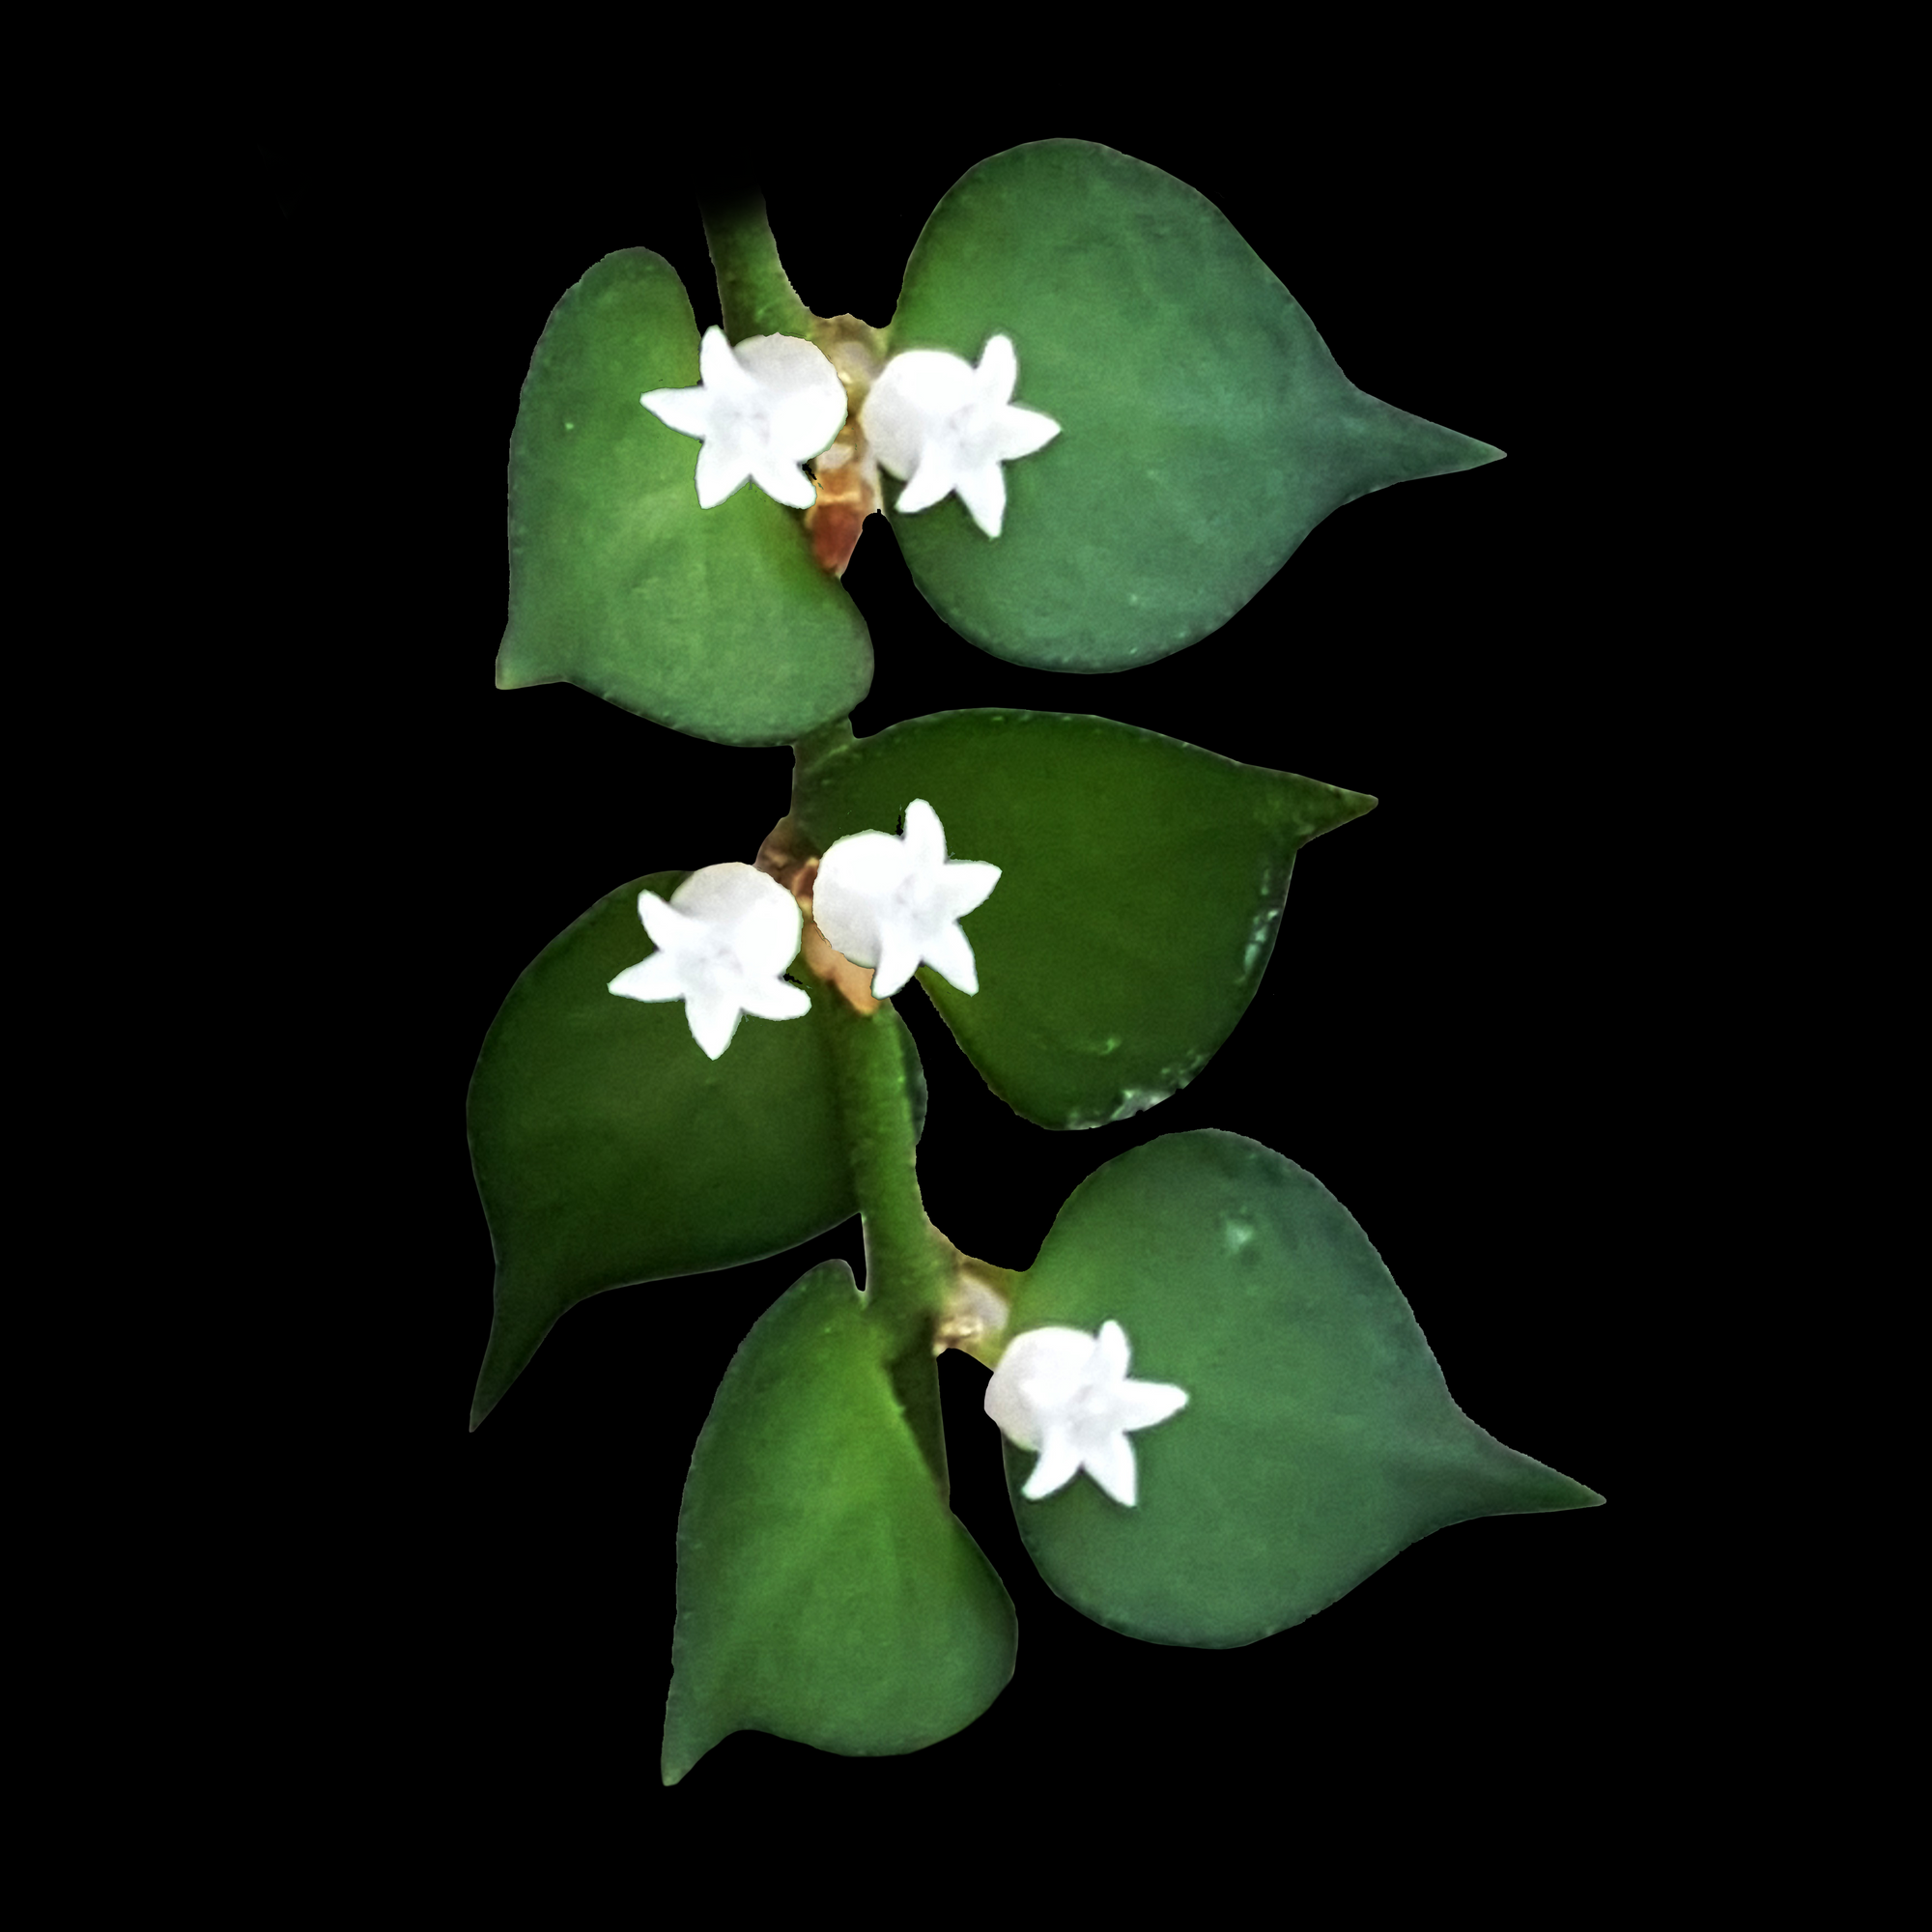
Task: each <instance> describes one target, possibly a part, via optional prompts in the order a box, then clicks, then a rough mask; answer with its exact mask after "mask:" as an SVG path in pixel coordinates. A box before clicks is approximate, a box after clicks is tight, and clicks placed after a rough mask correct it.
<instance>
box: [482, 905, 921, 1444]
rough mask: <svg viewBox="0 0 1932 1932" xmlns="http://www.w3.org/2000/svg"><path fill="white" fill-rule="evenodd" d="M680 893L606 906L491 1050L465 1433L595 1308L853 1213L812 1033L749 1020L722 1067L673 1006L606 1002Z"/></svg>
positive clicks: (527, 974)
mask: <svg viewBox="0 0 1932 1932" xmlns="http://www.w3.org/2000/svg"><path fill="white" fill-rule="evenodd" d="M688 876H689V874H688V873H685V872H653V873H650V874H648V875H646V876H645V877H643V878H639V879H633V880H632V881H631V882H630V884H628V885H626V886H621V887H619V888H618V889H617V891H615V892H614V893H611V894H609V895H607V896H605V897H604V898H601V899H599V900H598V901H597V903H596V904H595V905H594V906H592V907H591V908H590V910H589V911H588V912H586V913H585V914H584V915H583V916H582V918H581V919H579V920H577V921H576V922H575V923H572V924H571V925H570V926H569V927H568V928H567V929H566V930H565V931H563V932H561V933H559V934H558V936H557V937H556V938H555V939H554V940H553V941H552V942H551V943H550V945H548V946H547V947H545V948H544V950H543V952H541V953H539V954H538V955H537V957H536V958H535V959H534V960H532V961H531V963H530V964H529V966H528V967H527V968H526V970H525V971H524V973H523V974H522V975H521V976H520V977H519V978H518V980H517V982H516V984H515V985H514V986H513V987H511V989H510V992H509V996H508V997H507V998H506V999H505V1000H504V1002H503V1005H502V1007H501V1009H499V1010H498V1012H497V1017H496V1019H495V1020H494V1021H493V1022H492V1023H491V1027H490V1031H489V1033H488V1035H487V1036H486V1037H485V1038H484V1042H483V1050H482V1052H481V1054H480V1055H479V1056H478V1058H477V1062H476V1071H475V1073H474V1075H473V1076H472V1077H471V1080H470V1086H469V1151H470V1161H471V1165H472V1167H473V1169H474V1172H475V1176H476V1187H477V1192H478V1193H479V1194H480V1195H481V1197H482V1201H483V1209H484V1213H485V1215H486V1217H487V1219H488V1221H489V1224H490V1238H491V1241H492V1243H493V1245H494V1247H495V1249H496V1256H497V1281H496V1314H495V1318H494V1320H493V1321H492V1322H491V1327H490V1340H489V1344H488V1347H487V1349H486V1350H485V1353H484V1359H483V1368H482V1373H481V1376H480V1377H479V1378H478V1381H477V1385H476V1396H475V1402H474V1406H473V1407H472V1409H471V1412H470V1427H471V1428H472V1429H473V1428H474V1427H475V1426H476V1424H477V1423H479V1422H480V1421H481V1420H482V1419H483V1417H484V1416H485V1415H486V1414H488V1413H489V1411H490V1409H491V1408H492V1407H493V1406H495V1405H496V1404H497V1402H498V1401H499V1400H500V1399H501V1398H502V1395H503V1393H504V1391H505V1390H506V1389H507V1388H508V1387H509V1386H510V1384H511V1382H513V1381H514V1380H515V1379H516V1378H517V1377H518V1376H519V1375H520V1374H522V1372H523V1370H524V1368H525V1366H526V1364H527V1363H528V1362H529V1359H530V1357H531V1356H532V1355H533V1354H534V1353H535V1352H536V1350H537V1345H538V1344H539V1343H540V1342H541V1341H542V1340H543V1338H544V1336H545V1335H546V1334H547V1333H548V1332H549V1330H550V1328H551V1326H552V1324H553V1323H554V1321H556V1319H557V1317H558V1316H560V1315H561V1314H563V1312H564V1311H565V1310H566V1309H568V1308H570V1307H571V1306H572V1305H574V1304H575V1303H576V1302H579V1301H581V1300H582V1299H583V1298H584V1296H586V1295H590V1294H595V1293H598V1292H599V1291H600V1290H603V1289H608V1288H615V1287H618V1286H620V1285H622V1284H625V1283H631V1282H646V1281H658V1280H662V1279H664V1278H665V1277H667V1276H670V1275H682V1274H695V1273H698V1272H700V1271H703V1270H707V1269H711V1268H723V1267H732V1266H735V1265H737V1264H739V1263H741V1262H749V1261H757V1260H760V1259H762V1258H763V1257H764V1256H766V1255H773V1254H778V1253H780V1252H781V1250H783V1249H785V1248H789V1247H795V1246H797V1245H798V1243H799V1242H801V1241H808V1240H810V1239H811V1238H812V1236H815V1235H819V1234H822V1233H824V1231H825V1230H826V1229H827V1228H831V1227H835V1226H837V1225H838V1222H840V1221H843V1220H845V1219H847V1218H848V1217H849V1216H850V1215H852V1214H853V1213H855V1212H856V1211H857V1208H858V1204H857V1201H856V1199H855V1197H854V1195H853V1192H852V1181H851V1176H850V1173H849V1170H848V1169H847V1166H846V1162H845V1154H844V1144H843V1142H842V1140H841V1139H840V1137H839V1134H838V1126H837V1122H836V1115H835V1107H834V1101H833V1092H834V1088H833V1081H832V1075H831V1071H830V1066H829V1063H828V1061H827V1058H826V1044H825V1039H824V1035H823V1032H822V1028H821V1026H820V1024H819V1023H818V1022H817V1021H816V1020H815V1019H814V1018H813V1016H812V1015H810V1014H808V1015H806V1016H805V1017H803V1018H800V1019H794V1020H767V1019H760V1018H758V1017H756V1016H755V1015H753V1014H746V1015H744V1016H743V1017H741V1018H740V1020H739V1022H738V1030H737V1032H736V1033H735V1034H734V1035H733V1036H732V1037H731V1043H730V1045H729V1046H727V1047H726V1048H725V1051H724V1053H723V1054H722V1055H721V1056H720V1057H719V1058H718V1059H717V1060H711V1059H708V1058H707V1057H706V1056H705V1054H704V1052H703V1050H702V1049H701V1048H700V1047H699V1046H698V1044H697V1042H696V1040H695V1039H694V1038H693V1037H692V1036H691V1027H690V1023H689V1022H688V1021H687V1019H686V1018H685V1011H684V1003H683V1002H682V1001H681V1000H665V1001H653V1002H649V1003H645V1002H640V1001H638V1000H630V999H625V998H623V997H621V996H620V995H618V994H615V993H612V992H611V991H610V990H609V988H610V983H611V980H613V979H615V978H616V976H617V975H618V974H619V973H621V972H622V971H623V970H624V968H625V967H627V966H634V965H636V964H637V963H638V962H639V960H640V959H645V958H648V957H649V956H650V954H651V953H652V952H655V951H656V948H655V947H653V946H652V944H651V940H650V936H649V934H647V933H646V932H645V930H644V928H643V923H642V922H641V921H640V920H639V916H638V895H639V893H640V892H641V891H643V890H645V889H646V888H648V889H649V890H650V891H652V892H654V893H656V894H657V895H659V896H660V897H661V898H666V899H668V898H669V897H670V895H671V894H672V893H673V892H674V891H675V890H676V889H677V887H678V886H680V885H682V884H683V882H684V880H685V879H686V878H687V877H688ZM804 970H805V969H804V968H803V966H802V965H801V966H796V967H795V968H794V972H795V973H802V972H803V971H804ZM890 1019H891V1023H892V1025H893V1026H894V1027H895V1029H896V1030H897V1032H898V1035H899V1038H900V1042H901V1045H902V1047H903V1050H904V1053H905V1056H906V1070H907V1074H908V1077H909V1079H910V1081H911V1088H912V1110H913V1130H914V1133H915V1135H917V1134H918V1133H919V1132H920V1131H921V1130H922V1129H923V1125H924V1121H925V1081H924V1076H923V1072H922V1071H921V1069H920V1065H919V1053H918V1049H917V1048H916V1047H915V1046H914V1045H913V1040H912V1035H911V1034H910V1032H908V1031H907V1029H906V1025H905V1022H904V1021H903V1020H901V1019H900V1018H899V1017H898V1015H897V1014H896V1013H894V1014H891V1015H890Z"/></svg>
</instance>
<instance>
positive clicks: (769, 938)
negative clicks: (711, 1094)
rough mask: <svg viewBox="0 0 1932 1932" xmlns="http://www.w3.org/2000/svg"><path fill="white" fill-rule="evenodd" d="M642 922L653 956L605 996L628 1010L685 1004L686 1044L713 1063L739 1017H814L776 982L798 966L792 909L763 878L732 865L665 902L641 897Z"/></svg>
mask: <svg viewBox="0 0 1932 1932" xmlns="http://www.w3.org/2000/svg"><path fill="white" fill-rule="evenodd" d="M638 917H639V919H641V920H642V921H643V923H644V930H645V931H646V932H647V933H649V934H650V936H651V943H652V944H653V945H654V946H655V947H656V948H657V949H658V950H657V951H656V952H653V953H652V954H651V956H650V957H649V958H648V959H643V960H639V963H638V964H637V965H635V966H626V967H625V968H624V970H623V971H622V972H621V973H619V974H618V975H617V977H616V978H615V979H614V980H611V991H612V992H613V993H619V994H621V995H622V996H623V997H624V998H625V999H627V1000H682V1001H683V1002H684V1016H685V1018H686V1019H687V1020H688V1021H689V1022H690V1025H691V1037H692V1038H693V1039H695V1040H696V1042H697V1043H698V1045H699V1046H701V1047H702V1048H703V1049H704V1051H705V1052H706V1053H707V1054H708V1055H709V1056H710V1057H711V1058H712V1059H713V1060H716V1059H717V1058H718V1056H719V1055H720V1054H721V1053H723V1052H724V1051H725V1048H726V1047H727V1046H729V1045H730V1044H731V1036H732V1035H733V1034H734V1033H736V1032H737V1031H738V1018H739V1015H740V1014H741V1013H756V1014H757V1015H758V1017H759V1018H760V1019H767V1020H795V1019H798V1018H800V1017H801V1016H802V1015H804V1014H805V1013H807V1012H809V1011H810V1009H811V1000H810V996H809V995H808V994H807V993H806V991H805V989H804V988H803V987H802V986H792V985H787V984H786V983H785V981H784V980H781V979H780V978H779V975H780V974H781V973H782V972H783V971H784V969H785V968H786V967H787V966H789V965H790V964H791V962H792V961H793V960H794V959H796V958H797V957H798V942H799V936H800V934H801V933H802V932H803V931H804V929H805V922H804V919H803V917H802V915H801V914H800V912H799V909H798V901H797V900H796V899H795V898H793V897H792V895H790V894H789V893H788V892H786V891H785V889H784V888H783V887H782V886H781V885H780V884H779V882H778V881H777V880H776V879H775V878H773V877H772V876H771V875H770V874H769V873H768V872H761V871H759V870H758V869H757V867H755V866H746V865H742V864H739V863H738V862H736V861H733V862H732V863H730V864H728V865H724V866H706V867H703V868H702V869H701V870H699V871H696V872H694V873H692V875H691V877H690V878H688V879H687V880H685V882H684V884H683V885H681V886H679V887H678V889H677V890H676V891H675V892H674V893H672V894H671V895H670V897H669V899H668V900H665V899H661V898H660V897H659V896H658V895H657V894H656V893H639V895H638Z"/></svg>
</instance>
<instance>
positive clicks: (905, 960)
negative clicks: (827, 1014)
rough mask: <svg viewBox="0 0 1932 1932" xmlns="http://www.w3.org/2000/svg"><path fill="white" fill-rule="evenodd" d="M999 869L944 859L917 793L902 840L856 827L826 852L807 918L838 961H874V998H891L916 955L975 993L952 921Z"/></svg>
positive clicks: (933, 818)
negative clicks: (839, 956)
mask: <svg viewBox="0 0 1932 1932" xmlns="http://www.w3.org/2000/svg"><path fill="white" fill-rule="evenodd" d="M999 882H1000V868H999V867H997V866H989V865H987V864H986V863H985V862H984V861H983V860H977V859H951V860H949V859H948V858H947V856H946V830H945V828H944V827H943V826H942V825H941V824H940V822H939V814H938V813H937V812H936V811H934V810H933V809H932V807H931V806H929V805H928V804H927V803H926V802H925V800H924V799H923V798H916V799H914V800H913V802H912V803H911V804H910V805H909V806H907V807H906V810H905V837H904V838H894V836H893V835H892V834H891V833H890V832H855V833H853V834H852V835H851V837H850V838H840V839H837V840H835V841H834V843H833V844H832V845H831V846H830V847H829V848H828V849H827V851H826V853H825V856H824V857H823V858H822V859H820V860H819V862H818V877H817V879H816V881H815V882H814V883H813V885H812V888H811V916H812V918H813V919H814V920H816V921H817V923H818V929H819V930H820V931H821V932H822V933H824V935H825V936H826V938H827V939H829V940H830V941H831V942H832V944H833V945H834V946H836V947H837V948H838V951H839V952H842V953H844V955H845V956H846V958H848V959H850V960H852V961H854V962H855V963H856V964H858V965H860V966H874V967H876V968H877V969H878V970H877V971H876V972H875V973H874V974H873V975H872V997H873V998H874V999H878V1000H889V999H891V998H892V996H893V995H894V994H895V993H896V992H897V991H898V990H899V988H900V987H901V986H903V985H904V984H905V982H906V981H907V980H910V979H911V978H912V976H913V974H914V973H915V972H917V971H918V969H919V966H920V963H921V962H922V961H923V962H924V963H925V964H926V965H928V966H930V967H932V968H933V970H934V971H935V972H938V973H943V974H944V975H945V976H946V978H947V979H949V980H952V983H953V984H954V985H955V986H957V987H958V988H959V990H960V991H961V992H962V993H977V992H978V991H979V990H980V977H979V974H978V972H977V971H976V970H975V968H974V964H973V948H972V947H971V945H969V944H968V942H967V939H966V935H965V934H964V933H963V932H961V931H960V929H959V921H960V920H962V919H963V918H965V916H966V915H967V914H968V913H969V912H971V911H972V910H973V908H974V907H975V906H978V905H983V904H984V903H985V901H986V897H987V895H989V894H990V893H991V892H992V890H993V888H994V887H995V886H996V885H998V884H999Z"/></svg>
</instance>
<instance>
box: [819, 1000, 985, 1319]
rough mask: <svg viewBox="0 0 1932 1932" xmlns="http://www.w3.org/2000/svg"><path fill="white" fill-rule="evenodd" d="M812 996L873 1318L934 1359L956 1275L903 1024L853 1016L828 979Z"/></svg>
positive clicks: (889, 1017) (879, 1013)
mask: <svg viewBox="0 0 1932 1932" xmlns="http://www.w3.org/2000/svg"><path fill="white" fill-rule="evenodd" d="M808 977H809V976H808ZM810 992H811V998H812V1003H813V1005H814V1007H815V1008H816V1009H817V1010H816V1012H815V1013H814V1015H813V1018H814V1021H815V1023H816V1024H817V1025H819V1026H820V1027H821V1028H822V1029H823V1030H824V1036H825V1040H826V1045H827V1048H828V1050H829V1052H830V1054H831V1059H832V1069H833V1083H834V1091H835V1094H836V1097H837V1101H838V1121H839V1125H840V1127H841V1129H842V1130H843V1133H844V1139H845V1151H846V1158H847V1159H848V1160H849V1161H850V1162H851V1166H852V1191H853V1192H854V1193H855V1194H856V1195H857V1196H858V1200H859V1217H860V1222H861V1225H862V1227H863V1229H864V1231H865V1240H866V1299H867V1313H868V1315H869V1316H870V1317H871V1318H872V1319H873V1320H876V1321H883V1322H884V1323H885V1324H886V1325H887V1326H888V1327H889V1328H890V1329H891V1330H892V1333H893V1340H894V1343H895V1345H899V1344H904V1345H907V1346H910V1345H912V1344H914V1343H915V1342H916V1343H917V1344H918V1346H919V1347H921V1348H923V1350H925V1352H926V1354H927V1356H928V1357H930V1354H931V1350H932V1337H933V1331H934V1328H935V1326H936V1325H937V1323H938V1321H939V1320H940V1318H941V1316H942V1315H943V1314H944V1313H945V1309H946V1300H947V1293H948V1291H949V1289H950V1287H951V1277H950V1275H949V1273H948V1270H947V1266H946V1260H945V1256H944V1254H943V1252H942V1249H941V1247H940V1244H939V1243H938V1241H937V1240H936V1239H935V1238H934V1236H933V1231H932V1223H931V1222H930V1221H929V1220H927V1219H926V1213H925V1206H924V1203H923V1202H922V1201H921V1199H920V1193H919V1176H918V1172H917V1169H916V1165H915V1159H914V1151H913V1122H912V1093H911V1088H910V1085H909V1083H908V1081H907V1078H906V1064H905V1054H904V1050H903V1048H902V1046H901V1044H900V1037H901V1030H902V1026H903V1022H901V1021H900V1020H899V1019H898V1017H897V1015H896V1014H895V1013H894V1011H893V1009H892V1008H891V1007H890V1006H881V1007H879V1008H878V1009H877V1010H876V1011H874V1012H870V1013H859V1012H855V1011H854V1010H853V1009H852V1008H851V1007H850V1006H849V1005H848V1004H847V1003H846V1002H845V1001H844V1000H843V999H842V998H840V997H839V995H838V992H837V991H836V990H835V989H834V988H833V987H831V986H829V985H827V984H825V982H824V981H823V980H816V979H813V980H812V981H811V986H810Z"/></svg>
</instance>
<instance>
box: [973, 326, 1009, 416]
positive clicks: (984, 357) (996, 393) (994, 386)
mask: <svg viewBox="0 0 1932 1932" xmlns="http://www.w3.org/2000/svg"><path fill="white" fill-rule="evenodd" d="M1019 373H1020V363H1019V357H1018V356H1017V355H1014V353H1013V343H1012V337H1011V336H1009V335H989V336H988V337H987V338H986V346H985V348H984V349H982V350H981V351H980V367H979V371H978V375H979V382H978V384H976V387H977V389H978V391H979V394H980V400H981V401H983V402H988V403H995V404H1005V403H1009V402H1010V401H1011V400H1012V394H1013V384H1015V383H1016V382H1017V381H1018V380H1019Z"/></svg>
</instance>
